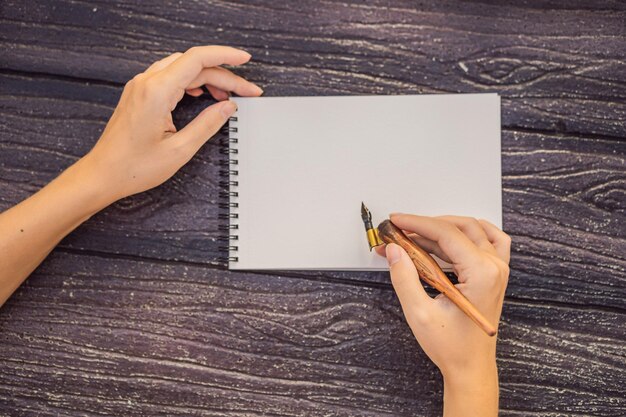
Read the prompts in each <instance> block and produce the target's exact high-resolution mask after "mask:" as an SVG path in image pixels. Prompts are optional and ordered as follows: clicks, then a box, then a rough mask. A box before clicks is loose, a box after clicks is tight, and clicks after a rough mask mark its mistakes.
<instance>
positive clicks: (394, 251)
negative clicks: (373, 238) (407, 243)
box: [385, 243, 402, 266]
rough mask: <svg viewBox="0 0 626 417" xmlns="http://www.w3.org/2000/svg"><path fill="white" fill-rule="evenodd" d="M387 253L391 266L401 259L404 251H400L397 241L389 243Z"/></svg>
mask: <svg viewBox="0 0 626 417" xmlns="http://www.w3.org/2000/svg"><path fill="white" fill-rule="evenodd" d="M385 255H386V256H387V263H388V264H389V266H391V265H393V264H395V263H396V262H398V261H399V260H400V258H401V257H402V252H400V247H399V246H398V245H396V244H395V243H389V244H387V247H386V249H385Z"/></svg>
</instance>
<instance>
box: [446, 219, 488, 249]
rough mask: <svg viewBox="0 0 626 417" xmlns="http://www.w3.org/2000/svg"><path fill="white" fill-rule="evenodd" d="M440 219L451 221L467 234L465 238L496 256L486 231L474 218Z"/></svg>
mask: <svg viewBox="0 0 626 417" xmlns="http://www.w3.org/2000/svg"><path fill="white" fill-rule="evenodd" d="M437 218H438V219H441V220H445V221H449V222H450V223H452V224H453V225H455V226H456V227H457V228H458V229H459V230H460V231H461V232H463V233H465V236H467V237H468V238H469V240H471V241H472V242H474V244H476V246H478V247H479V248H480V249H482V250H484V251H486V252H489V253H491V254H492V255H496V249H495V248H494V247H493V245H492V244H491V242H490V241H489V238H488V237H487V234H486V233H485V230H484V229H483V227H482V226H481V225H480V223H478V220H476V219H475V218H473V217H464V216H438V217H437Z"/></svg>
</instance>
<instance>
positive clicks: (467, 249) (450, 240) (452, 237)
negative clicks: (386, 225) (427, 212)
mask: <svg viewBox="0 0 626 417" xmlns="http://www.w3.org/2000/svg"><path fill="white" fill-rule="evenodd" d="M391 222H392V223H393V224H395V225H396V226H398V227H399V228H400V229H403V230H408V231H410V232H414V233H417V234H418V235H420V236H422V237H424V238H426V239H430V240H432V241H434V242H436V243H437V245H439V247H440V248H441V251H442V252H443V254H445V255H446V256H447V257H448V259H450V261H452V262H451V263H452V264H454V265H455V266H456V267H461V266H467V265H472V264H473V263H474V262H475V261H476V260H477V259H481V251H480V249H478V247H477V246H476V245H475V244H474V243H473V242H472V241H471V240H470V239H469V238H468V237H467V236H465V234H464V233H463V232H461V231H460V230H459V229H458V228H457V227H456V226H455V225H454V224H452V223H450V222H448V221H445V220H441V219H436V218H433V217H426V216H416V215H412V214H393V215H391Z"/></svg>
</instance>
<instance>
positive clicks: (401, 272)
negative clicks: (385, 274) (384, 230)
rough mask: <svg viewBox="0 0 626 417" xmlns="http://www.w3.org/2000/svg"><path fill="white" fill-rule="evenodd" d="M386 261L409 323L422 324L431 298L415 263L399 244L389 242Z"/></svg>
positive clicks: (430, 303) (427, 312) (430, 304)
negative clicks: (420, 278)
mask: <svg viewBox="0 0 626 417" xmlns="http://www.w3.org/2000/svg"><path fill="white" fill-rule="evenodd" d="M386 255H387V262H388V263H389V273H390V275H391V283H392V284H393V289H394V290H395V292H396V294H397V296H398V299H399V300H400V304H401V305H402V311H404V315H405V317H406V319H407V321H408V322H409V324H410V325H411V327H413V325H423V324H425V322H426V321H427V320H428V316H429V315H430V308H431V307H432V303H433V300H432V298H430V297H429V296H428V294H426V291H425V290H424V287H423V286H422V284H421V282H420V280H419V275H418V274H417V270H416V269H415V265H413V261H411V258H409V255H407V253H406V252H405V251H404V249H402V248H401V247H400V246H398V245H396V244H395V243H390V244H388V245H387V246H386Z"/></svg>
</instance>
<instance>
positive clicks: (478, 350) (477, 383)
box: [376, 214, 511, 416]
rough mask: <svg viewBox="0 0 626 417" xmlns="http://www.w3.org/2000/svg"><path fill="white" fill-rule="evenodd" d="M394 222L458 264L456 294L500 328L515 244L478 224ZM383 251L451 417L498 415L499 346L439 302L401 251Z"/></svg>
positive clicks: (447, 219) (399, 217)
mask: <svg viewBox="0 0 626 417" xmlns="http://www.w3.org/2000/svg"><path fill="white" fill-rule="evenodd" d="M390 219H391V221H392V222H393V224H395V225H396V226H397V227H399V228H400V229H402V230H404V231H405V232H407V235H408V237H409V238H411V239H412V240H413V241H414V242H415V243H416V244H417V245H418V246H420V247H421V248H423V249H424V250H426V251H427V252H430V253H433V254H435V255H437V256H438V257H439V258H441V259H443V260H444V261H446V262H449V263H451V264H452V265H453V268H454V272H455V273H456V275H457V277H458V281H459V283H458V284H457V285H456V287H457V288H458V289H459V290H460V291H461V293H462V294H463V295H464V296H465V297H467V299H468V300H469V301H470V302H471V303H472V304H473V305H474V306H476V307H477V308H479V309H480V311H481V313H482V314H483V315H484V316H485V317H486V318H487V319H488V320H489V321H490V322H491V323H494V324H495V325H496V326H497V323H498V322H499V320H500V313H501V311H502V302H503V300H504V292H505V290H506V286H507V282H508V276H509V267H508V263H509V256H510V244H511V240H510V238H509V236H508V235H507V234H505V233H504V232H502V231H501V230H500V229H498V228H497V227H496V226H494V225H492V224H491V223H489V222H486V221H484V220H480V221H478V220H476V219H473V218H470V217H457V216H442V217H435V218H433V217H424V216H414V215H408V214H394V215H392V216H391V217H390ZM376 251H377V252H378V253H379V254H380V255H382V256H386V257H387V261H388V263H389V270H390V274H391V282H392V284H393V287H394V290H395V291H396V293H397V295H398V298H399V300H400V304H401V305H402V310H403V312H404V315H405V317H406V319H407V322H408V324H409V326H410V328H411V330H412V332H413V334H414V335H415V338H416V339H417V341H418V343H419V344H420V346H421V347H422V349H423V350H424V352H425V353H426V354H427V355H428V356H429V357H430V359H431V360H432V361H433V362H434V363H435V365H437V367H439V369H440V371H441V373H442V375H443V377H444V416H456V415H463V416H472V415H476V416H490V415H493V416H495V415H497V410H498V408H497V407H498V394H497V393H498V375H497V368H496V338H495V337H490V336H488V335H487V334H485V333H484V332H483V330H481V329H480V328H479V327H478V326H476V324H475V323H474V322H472V320H471V319H470V318H469V317H468V316H467V315H466V314H465V313H464V312H463V311H461V310H460V309H459V308H458V307H457V306H456V305H454V304H453V303H452V302H451V301H450V300H449V299H448V298H447V297H444V296H442V295H439V296H437V297H435V298H431V297H430V296H429V295H428V294H427V293H426V291H425V290H424V287H423V286H422V284H421V282H420V279H419V276H418V273H417V270H416V268H415V265H414V264H413V261H412V260H411V258H410V257H409V256H408V254H407V253H406V252H405V251H404V249H402V248H401V247H400V246H398V245H396V244H388V245H387V246H386V247H383V246H380V247H377V248H376Z"/></svg>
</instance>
